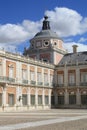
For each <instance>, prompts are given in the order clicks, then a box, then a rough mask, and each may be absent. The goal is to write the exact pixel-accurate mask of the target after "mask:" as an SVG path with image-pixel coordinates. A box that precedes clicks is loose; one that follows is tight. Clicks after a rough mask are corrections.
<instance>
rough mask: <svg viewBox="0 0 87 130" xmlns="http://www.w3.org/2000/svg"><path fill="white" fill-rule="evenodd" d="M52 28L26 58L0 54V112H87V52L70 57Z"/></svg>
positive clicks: (36, 40) (34, 41) (37, 38)
mask: <svg viewBox="0 0 87 130" xmlns="http://www.w3.org/2000/svg"><path fill="white" fill-rule="evenodd" d="M48 25H49V21H48V20H47V17H45V20H44V21H43V27H42V31H41V32H39V33H37V34H36V35H35V36H34V38H32V39H31V40H30V42H31V44H30V47H29V48H28V49H27V50H26V49H25V51H24V55H18V54H12V53H9V52H5V51H1V50H0V111H21V110H31V109H50V108H55V107H56V108H87V52H77V46H76V45H74V46H73V53H67V52H66V50H65V49H64V48H63V46H62V44H63V41H62V40H61V39H60V38H59V37H58V36H57V34H56V33H54V32H53V31H52V30H50V25H49V26H48Z"/></svg>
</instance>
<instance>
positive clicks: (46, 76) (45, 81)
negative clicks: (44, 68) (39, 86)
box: [44, 74, 48, 83]
mask: <svg viewBox="0 0 87 130" xmlns="http://www.w3.org/2000/svg"><path fill="white" fill-rule="evenodd" d="M44 83H48V74H44Z"/></svg>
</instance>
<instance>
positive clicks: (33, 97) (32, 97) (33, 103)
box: [31, 95, 35, 105]
mask: <svg viewBox="0 0 87 130" xmlns="http://www.w3.org/2000/svg"><path fill="white" fill-rule="evenodd" d="M31 105H35V95H31Z"/></svg>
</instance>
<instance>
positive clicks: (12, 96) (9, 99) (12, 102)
mask: <svg viewBox="0 0 87 130" xmlns="http://www.w3.org/2000/svg"><path fill="white" fill-rule="evenodd" d="M8 104H9V105H10V106H13V105H14V94H8Z"/></svg>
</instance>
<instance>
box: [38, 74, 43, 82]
mask: <svg viewBox="0 0 87 130" xmlns="http://www.w3.org/2000/svg"><path fill="white" fill-rule="evenodd" d="M37 82H42V75H41V73H39V72H38V73H37Z"/></svg>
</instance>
